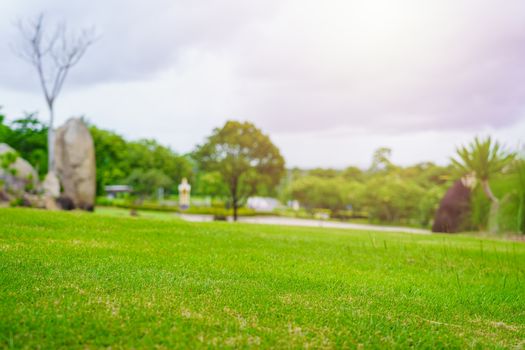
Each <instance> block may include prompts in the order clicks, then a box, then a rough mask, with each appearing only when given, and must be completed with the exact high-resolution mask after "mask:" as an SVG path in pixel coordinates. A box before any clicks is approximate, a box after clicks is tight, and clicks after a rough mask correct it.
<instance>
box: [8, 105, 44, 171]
mask: <svg viewBox="0 0 525 350" xmlns="http://www.w3.org/2000/svg"><path fill="white" fill-rule="evenodd" d="M0 143H6V144H8V145H9V146H11V147H12V148H13V149H15V150H16V151H17V152H18V153H19V155H20V157H22V158H24V159H25V160H27V161H28V162H29V163H31V165H33V167H34V168H35V170H36V171H37V172H38V174H39V175H40V176H44V175H45V174H46V173H47V126H46V125H45V124H44V123H42V122H41V121H40V120H38V118H37V115H36V114H35V113H30V114H26V115H25V116H24V117H22V118H18V119H15V120H14V121H12V122H11V123H9V124H6V123H5V117H4V116H3V115H0Z"/></svg>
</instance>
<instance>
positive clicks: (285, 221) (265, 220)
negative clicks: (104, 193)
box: [179, 214, 430, 234]
mask: <svg viewBox="0 0 525 350" xmlns="http://www.w3.org/2000/svg"><path fill="white" fill-rule="evenodd" d="M179 216H180V217H181V218H182V219H184V220H186V221H192V222H208V221H213V216H212V215H192V214H179ZM239 222H243V223H248V224H263V225H283V226H305V227H326V228H341V229H350V230H365V231H382V232H404V233H414V234H430V231H429V230H423V229H418V228H412V227H401V226H380V225H368V224H354V223H350V222H339V221H327V220H313V219H297V218H287V217H281V216H250V217H240V218H239Z"/></svg>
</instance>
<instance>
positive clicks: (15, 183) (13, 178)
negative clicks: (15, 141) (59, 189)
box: [0, 143, 38, 194]
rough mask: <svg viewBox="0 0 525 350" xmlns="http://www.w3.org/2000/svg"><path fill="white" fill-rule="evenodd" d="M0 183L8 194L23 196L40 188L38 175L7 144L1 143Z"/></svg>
mask: <svg viewBox="0 0 525 350" xmlns="http://www.w3.org/2000/svg"><path fill="white" fill-rule="evenodd" d="M0 181H1V182H2V183H3V187H4V188H5V190H6V191H7V192H10V193H14V194H22V193H24V192H27V191H30V192H34V191H36V190H37V188H38V173H37V172H36V170H35V169H34V168H33V167H32V166H31V164H29V162H28V161H27V160H25V159H23V158H22V157H20V156H18V155H17V153H16V151H15V150H14V149H13V148H11V147H10V146H8V145H6V144H5V143H0Z"/></svg>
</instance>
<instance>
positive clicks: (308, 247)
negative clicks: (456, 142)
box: [0, 209, 525, 349]
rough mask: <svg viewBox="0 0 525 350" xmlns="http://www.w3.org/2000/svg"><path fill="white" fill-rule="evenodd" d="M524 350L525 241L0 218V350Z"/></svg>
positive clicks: (54, 215)
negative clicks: (10, 349)
mask: <svg viewBox="0 0 525 350" xmlns="http://www.w3.org/2000/svg"><path fill="white" fill-rule="evenodd" d="M108 346H111V347H112V348H131V347H133V348H153V347H157V348H166V349H171V348H185V347H187V348H196V347H202V348H209V347H215V346H217V347H264V348H269V347H279V348H305V347H313V348H363V347H364V348H385V347H388V348H407V347H418V348H445V347H446V348H514V349H515V348H518V349H521V348H524V347H525V244H523V243H519V242H510V241H503V240H490V239H479V238H475V237H467V236H446V235H432V236H431V235H409V234H392V233H378V232H360V231H347V230H335V229H334V230H332V229H322V228H304V227H301V228H294V227H277V226H257V225H249V224H232V223H221V222H213V223H187V222H184V221H181V220H159V219H156V218H140V217H139V218H131V217H129V218H128V217H115V216H111V215H109V216H106V215H92V214H89V213H60V212H45V211H38V210H30V209H0V348H3V347H14V348H21V347H25V348H37V347H42V348H75V347H78V348H86V347H87V348H98V347H108Z"/></svg>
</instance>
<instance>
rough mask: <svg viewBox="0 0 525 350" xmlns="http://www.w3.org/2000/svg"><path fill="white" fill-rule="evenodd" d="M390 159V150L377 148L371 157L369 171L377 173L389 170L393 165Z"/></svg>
mask: <svg viewBox="0 0 525 350" xmlns="http://www.w3.org/2000/svg"><path fill="white" fill-rule="evenodd" d="M390 157H392V150H391V149H390V148H388V147H380V148H378V149H377V150H375V151H374V154H373V155H372V166H371V167H370V170H371V171H372V172H377V171H381V170H386V169H389V168H391V167H392V166H393V164H392V162H391V161H390Z"/></svg>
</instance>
